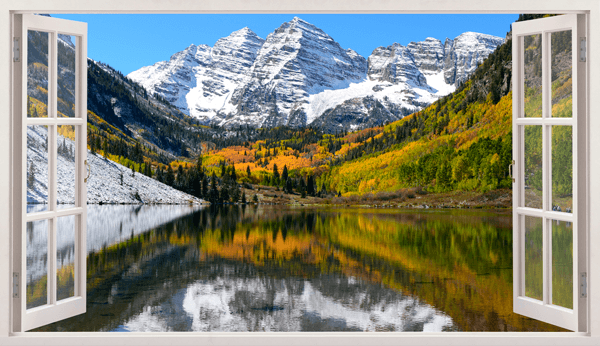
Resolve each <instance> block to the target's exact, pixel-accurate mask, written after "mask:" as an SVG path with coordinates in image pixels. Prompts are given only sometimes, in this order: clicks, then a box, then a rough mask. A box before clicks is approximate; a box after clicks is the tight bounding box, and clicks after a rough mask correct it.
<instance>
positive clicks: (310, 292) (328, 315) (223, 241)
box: [27, 205, 559, 332]
mask: <svg viewBox="0 0 600 346" xmlns="http://www.w3.org/2000/svg"><path fill="white" fill-rule="evenodd" d="M65 222H66V221H65ZM27 232H28V255H29V254H31V255H30V256H28V264H27V267H28V281H29V282H28V306H29V305H30V303H29V301H31V302H32V303H31V304H33V305H31V306H35V304H34V302H35V299H36V297H35V292H34V291H35V290H34V288H35V287H36V282H42V281H44V279H43V278H44V275H45V273H44V271H43V269H39V268H43V267H44V263H45V262H44V261H45V260H44V258H45V257H44V254H43V251H44V250H43V249H44V246H43V244H45V242H47V240H46V239H45V238H44V236H43V235H44V232H43V230H40V228H39V227H37V226H36V225H32V226H31V227H28V230H27ZM87 240H88V262H87V263H88V265H87V272H88V281H87V289H88V293H87V294H88V295H87V302H88V304H87V312H86V313H85V314H83V315H80V316H76V317H73V318H70V319H67V320H64V321H61V322H57V323H54V324H51V325H49V326H45V327H42V328H39V329H37V330H38V331H132V332H133V331H136V332H137V331H427V332H439V331H557V330H559V329H558V328H556V327H553V326H550V325H547V324H544V323H542V322H538V321H535V320H532V319H529V318H525V317H522V316H519V315H516V314H514V313H512V214H511V211H510V210H508V211H459V210H418V211H415V210H397V209H384V210H381V209H377V210H373V209H352V208H314V209H310V208H292V207H285V206H258V207H256V206H247V207H238V206H232V207H223V208H210V207H191V206H174V205H168V206H134V205H118V206H114V205H109V206H106V205H104V206H98V205H90V206H89V212H88V237H87ZM29 249H37V250H35V251H33V250H32V251H29ZM58 250H59V263H72V262H69V261H70V259H69V256H72V247H71V248H70V247H69V242H68V241H67V240H61V238H60V233H59V239H58ZM70 254H71V255H70ZM65 267H68V266H65ZM36 268H37V269H36ZM59 275H60V274H59ZM58 280H59V283H60V282H61V278H59V279H58ZM62 282H64V280H63V281H62ZM30 287H31V294H29V292H30ZM59 291H60V289H59ZM67 296H68V293H67ZM38 305H39V304H38Z"/></svg>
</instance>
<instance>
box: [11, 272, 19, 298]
mask: <svg viewBox="0 0 600 346" xmlns="http://www.w3.org/2000/svg"><path fill="white" fill-rule="evenodd" d="M12 297H13V298H19V273H17V272H13V292H12Z"/></svg>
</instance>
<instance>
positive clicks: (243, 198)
mask: <svg viewBox="0 0 600 346" xmlns="http://www.w3.org/2000/svg"><path fill="white" fill-rule="evenodd" d="M242 204H247V202H246V191H243V192H242Z"/></svg>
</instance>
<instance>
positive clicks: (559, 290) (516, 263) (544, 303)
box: [512, 14, 587, 331]
mask: <svg viewBox="0 0 600 346" xmlns="http://www.w3.org/2000/svg"><path fill="white" fill-rule="evenodd" d="M512 35H513V36H512V51H513V53H512V54H513V130H512V131H513V159H514V161H513V165H514V178H515V179H514V184H513V283H514V290H513V307H514V312H515V313H518V314H522V315H525V316H528V317H531V318H534V319H537V320H541V321H544V322H547V323H550V324H554V325H556V326H560V327H563V328H566V329H569V330H573V331H586V313H587V311H586V299H587V298H586V294H585V293H584V290H585V287H582V285H584V286H585V281H586V271H587V270H586V260H587V253H586V246H585V243H586V230H587V221H586V220H587V217H586V213H587V205H586V199H587V177H586V171H587V167H586V151H585V150H586V147H585V143H586V130H585V129H586V127H587V126H586V123H585V121H586V107H585V94H586V93H585V91H586V62H585V59H584V56H583V55H582V54H583V53H582V52H581V49H582V45H584V44H585V42H584V41H585V23H584V17H583V16H581V15H579V16H578V15H575V14H569V15H559V16H553V17H548V18H541V19H535V20H529V21H523V22H517V23H514V24H513V26H512ZM582 57H583V58H582Z"/></svg>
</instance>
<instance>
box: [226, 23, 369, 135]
mask: <svg viewBox="0 0 600 346" xmlns="http://www.w3.org/2000/svg"><path fill="white" fill-rule="evenodd" d="M366 70H367V64H366V61H365V59H364V58H363V57H362V56H360V55H358V54H356V52H354V51H352V50H345V49H343V48H342V47H341V46H340V45H339V44H338V43H337V42H336V41H334V40H333V38H331V37H330V36H329V35H327V34H326V33H325V32H323V31H322V30H321V29H319V28H317V27H316V26H314V25H312V24H310V23H308V22H306V21H304V20H302V19H300V18H298V17H294V19H293V20H291V21H290V22H287V23H283V24H282V25H281V26H280V27H279V28H278V29H277V30H275V31H274V32H273V33H271V34H269V35H268V36H267V39H266V41H265V43H264V44H263V46H262V48H261V50H260V52H259V54H258V56H257V57H256V60H255V61H254V64H253V66H252V68H251V69H250V71H249V72H248V79H247V80H246V82H245V83H244V85H242V86H240V87H238V89H236V90H235V91H234V93H233V95H232V98H231V106H233V107H235V108H233V107H229V108H226V109H225V110H224V112H225V113H228V114H232V113H235V114H243V115H245V116H246V117H249V119H247V120H246V119H245V122H247V121H248V120H250V121H251V122H252V125H254V126H261V127H262V126H268V127H270V126H279V125H292V126H304V125H306V123H307V121H306V114H305V112H304V109H303V107H302V105H303V104H305V103H306V101H307V99H308V97H309V95H311V94H316V93H319V92H322V91H324V90H331V89H343V88H346V87H348V85H350V83H353V82H358V81H361V80H364V79H365V77H366ZM234 111H235V112H234ZM236 120H237V119H235V117H233V119H227V120H226V121H225V122H224V123H222V124H221V125H227V124H235V123H239V122H238V121H236Z"/></svg>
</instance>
